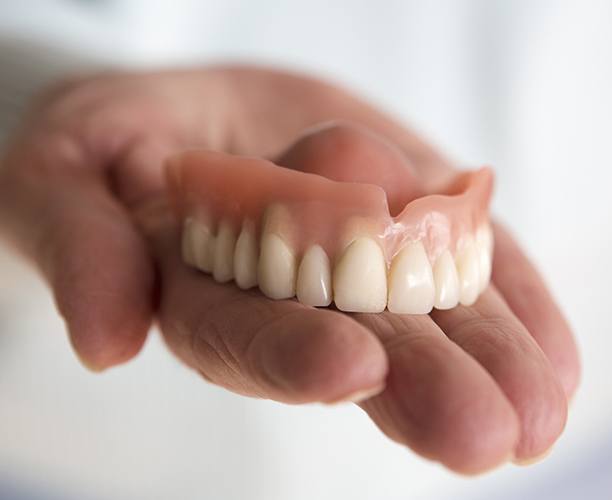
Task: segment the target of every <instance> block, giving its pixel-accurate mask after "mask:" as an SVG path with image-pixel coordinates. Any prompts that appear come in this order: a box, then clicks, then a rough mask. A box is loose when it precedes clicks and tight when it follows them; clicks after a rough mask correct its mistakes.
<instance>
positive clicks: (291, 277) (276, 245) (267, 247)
mask: <svg viewBox="0 0 612 500" xmlns="http://www.w3.org/2000/svg"><path fill="white" fill-rule="evenodd" d="M296 267H297V266H296V258H295V255H294V254H293V252H292V251H291V249H290V248H289V247H288V246H287V244H286V243H285V242H284V241H283V240H282V238H281V237H280V236H278V235H277V234H274V233H264V235H263V236H262V238H261V252H260V255H259V263H258V266H257V281H258V282H259V289H260V290H261V291H262V292H263V293H264V294H265V295H266V296H268V297H270V298H271V299H288V298H291V297H293V296H294V295H295V275H296Z"/></svg>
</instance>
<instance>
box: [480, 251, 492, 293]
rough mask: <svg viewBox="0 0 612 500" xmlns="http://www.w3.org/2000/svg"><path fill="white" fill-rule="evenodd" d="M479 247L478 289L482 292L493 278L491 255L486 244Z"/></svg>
mask: <svg viewBox="0 0 612 500" xmlns="http://www.w3.org/2000/svg"><path fill="white" fill-rule="evenodd" d="M477 247H478V278H479V282H478V291H479V292H482V291H483V290H484V289H485V288H487V286H488V285H489V280H490V279H491V255H490V253H489V249H488V248H487V246H486V245H477Z"/></svg>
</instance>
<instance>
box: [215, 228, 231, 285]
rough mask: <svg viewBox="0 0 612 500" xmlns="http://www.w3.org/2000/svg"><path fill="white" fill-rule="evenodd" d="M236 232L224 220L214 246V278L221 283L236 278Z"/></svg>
mask: <svg viewBox="0 0 612 500" xmlns="http://www.w3.org/2000/svg"><path fill="white" fill-rule="evenodd" d="M235 245H236V232H235V231H234V228H233V227H232V224H231V223H230V222H229V221H228V220H222V221H221V224H219V230H218V231H217V237H216V242H215V244H214V263H213V277H214V278H215V281H218V282H219V283H225V282H227V281H230V280H231V279H232V278H233V277H234V247H235Z"/></svg>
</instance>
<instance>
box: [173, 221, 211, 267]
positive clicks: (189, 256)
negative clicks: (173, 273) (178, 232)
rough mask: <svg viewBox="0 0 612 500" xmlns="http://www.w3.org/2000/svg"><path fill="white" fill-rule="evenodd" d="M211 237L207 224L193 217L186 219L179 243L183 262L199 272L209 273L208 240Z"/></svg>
mask: <svg viewBox="0 0 612 500" xmlns="http://www.w3.org/2000/svg"><path fill="white" fill-rule="evenodd" d="M212 237H213V236H212V234H211V231H210V227H209V226H208V225H207V224H205V223H203V222H201V221H199V220H197V219H195V218H193V217H189V218H188V219H186V220H185V224H184V226H183V238H182V243H181V246H182V254H183V260H184V261H185V262H187V263H188V264H190V265H192V266H194V267H197V268H198V269H200V270H201V271H204V272H207V273H209V272H210V271H211V270H212V262H211V255H210V239H211V238H212Z"/></svg>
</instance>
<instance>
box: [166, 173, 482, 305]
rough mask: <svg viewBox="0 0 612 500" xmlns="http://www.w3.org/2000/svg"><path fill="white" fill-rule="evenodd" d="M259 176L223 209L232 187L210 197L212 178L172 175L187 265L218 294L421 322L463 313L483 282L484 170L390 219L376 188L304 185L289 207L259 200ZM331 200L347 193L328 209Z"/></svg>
mask: <svg viewBox="0 0 612 500" xmlns="http://www.w3.org/2000/svg"><path fill="white" fill-rule="evenodd" d="M183 170H184V169H183ZM192 170H193V169H192ZM238 173H239V172H238ZM264 174H266V173H265V172H262V178H263V179H264V180H263V181H262V183H260V185H259V186H254V187H252V191H253V192H252V193H251V195H252V194H253V193H256V195H255V196H251V197H249V196H248V193H247V196H246V198H247V200H249V199H250V200H251V201H252V200H257V202H256V203H250V202H248V201H247V202H246V203H245V204H243V203H237V202H236V200H232V199H231V197H229V198H228V194H229V193H228V192H227V190H231V184H232V183H233V182H235V181H236V179H237V177H235V178H233V179H232V178H228V179H225V180H226V181H227V183H226V184H227V185H225V184H223V185H222V184H217V185H216V187H217V188H219V189H214V188H215V182H216V181H217V178H218V177H219V175H218V174H216V175H215V173H214V172H213V173H212V174H211V173H210V172H209V173H208V174H205V175H204V174H202V173H201V172H197V175H196V177H202V176H203V175H204V176H205V177H206V179H200V180H201V181H203V180H205V181H207V182H200V181H198V182H195V181H196V180H197V179H195V178H194V177H193V172H192V174H191V175H189V172H187V175H186V174H185V172H182V173H181V174H180V176H177V174H176V172H175V174H174V178H173V181H172V182H174V184H175V186H174V189H175V198H180V200H179V201H178V202H177V203H178V205H179V210H178V211H179V217H180V218H181V220H182V221H183V231H182V242H181V246H182V254H183V260H184V261H185V262H186V263H187V264H189V265H190V266H192V267H195V268H197V269H199V270H201V271H203V272H205V273H209V274H212V276H213V277H214V279H215V280H216V281H217V282H219V283H226V282H230V281H232V280H233V281H235V283H236V285H237V286H238V287H240V288H242V289H245V290H246V289H250V288H253V287H255V286H258V287H259V289H260V290H261V291H262V293H263V294H264V295H266V296H267V297H269V298H272V299H290V298H292V297H295V296H297V300H298V301H300V302H301V303H303V304H306V305H309V306H318V307H324V306H329V305H330V304H331V303H332V302H334V303H335V305H336V307H337V308H338V309H340V310H342V311H347V312H348V311H350V312H381V311H383V310H384V309H385V308H387V309H388V310H389V311H391V312H393V313H401V314H427V313H429V312H430V311H431V310H432V309H433V308H434V307H435V308H437V309H451V308H453V307H455V306H457V305H458V304H462V305H471V304H473V303H474V302H475V301H476V300H477V298H478V296H479V295H480V293H481V292H482V291H483V290H484V289H485V288H486V287H487V285H488V283H489V280H490V275H491V263H492V253H493V236H492V231H491V228H490V225H489V221H488V213H487V208H488V203H489V198H490V194H491V185H492V175H491V172H490V171H489V170H488V169H481V170H480V171H476V172H469V173H466V174H462V177H461V178H460V179H459V180H458V182H457V186H455V187H453V188H452V189H451V190H450V191H451V192H450V193H447V194H442V195H429V196H425V197H423V198H418V199H416V200H413V201H412V202H410V203H408V205H406V207H405V208H404V210H402V212H401V213H400V214H397V215H396V216H392V215H391V214H389V210H388V207H387V204H386V199H385V197H384V192H382V193H381V191H382V190H380V188H378V187H377V186H372V185H365V184H364V185H358V184H352V185H351V184H349V183H338V182H334V181H330V180H328V179H324V178H321V177H320V176H314V177H317V178H318V179H317V180H316V182H319V183H321V181H319V179H323V182H322V184H321V185H319V186H317V187H316V189H314V190H312V189H309V188H308V186H306V185H304V188H305V191H306V194H305V195H300V196H295V193H299V192H300V191H299V190H298V189H297V188H296V189H295V190H292V189H289V188H288V189H287V190H280V191H279V190H278V189H276V190H274V189H270V190H268V191H266V188H265V185H266V182H265V175H264ZM266 175H267V174H266ZM296 175H297V176H298V177H299V176H306V177H303V178H300V179H298V180H301V181H303V182H305V184H309V183H310V184H313V185H314V183H315V181H314V180H313V179H312V177H313V176H312V174H305V173H303V172H292V174H291V180H292V181H294V179H293V177H295V176H296ZM260 180H261V179H260ZM218 181H219V182H220V179H218ZM298 184H299V183H298ZM204 185H205V186H206V187H205V188H203V187H201V186H204ZM262 185H263V187H261V186H262ZM334 185H335V186H334ZM198 186H200V187H198ZM222 186H223V187H224V189H221V187H222ZM287 186H289V185H288V184H287ZM289 187H290V186H289ZM310 187H312V186H310ZM320 189H323V191H318V193H319V194H318V195H317V193H316V192H315V191H317V190H320ZM341 189H344V190H345V191H346V192H345V193H344V194H343V193H340V191H338V192H337V193H335V194H337V195H339V196H338V198H339V200H334V196H333V195H334V193H333V191H334V190H341ZM325 190H327V192H325ZM224 191H225V192H224ZM274 191H275V194H274V195H273V192H274ZM349 191H352V192H349ZM177 192H178V193H179V194H178V195H177V194H176V193H177ZM343 200H344V201H347V200H350V202H349V203H342V201H343ZM355 200H357V201H355Z"/></svg>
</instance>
